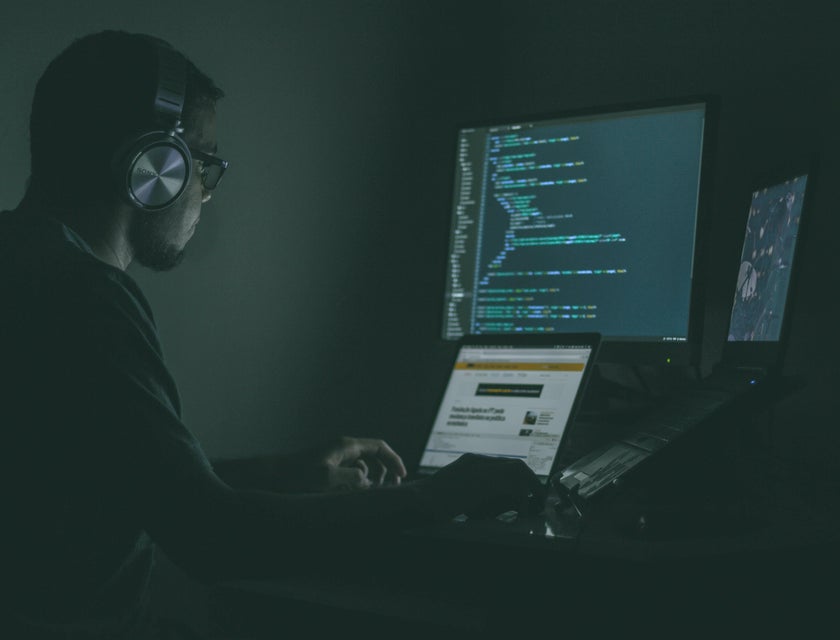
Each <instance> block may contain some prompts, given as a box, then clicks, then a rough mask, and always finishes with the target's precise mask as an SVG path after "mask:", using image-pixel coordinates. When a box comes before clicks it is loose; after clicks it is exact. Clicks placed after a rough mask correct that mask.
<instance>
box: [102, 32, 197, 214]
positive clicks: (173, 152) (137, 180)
mask: <svg viewBox="0 0 840 640" xmlns="http://www.w3.org/2000/svg"><path fill="white" fill-rule="evenodd" d="M152 44H153V46H154V47H155V50H156V59H157V68H158V71H157V88H156V89H155V95H154V105H153V106H154V128H153V129H152V130H151V131H141V132H140V133H138V134H137V135H136V136H134V137H133V138H132V139H131V140H129V141H127V142H126V143H125V144H124V145H122V146H121V151H120V152H119V153H118V154H117V156H116V158H115V160H114V174H115V177H116V179H117V181H118V184H117V189H118V190H119V193H120V194H121V196H122V197H123V199H125V200H126V201H127V202H129V203H131V204H132V205H133V206H135V207H136V208H138V209H141V210H144V211H156V210H158V209H164V208H166V207H169V206H171V205H172V204H174V203H175V202H176V201H177V200H178V198H180V197H181V195H182V194H183V193H184V191H185V190H186V188H187V183H188V182H189V180H190V176H191V175H192V154H191V153H190V150H189V147H187V143H186V142H185V141H184V140H183V138H181V135H180V134H182V133H183V132H184V129H183V127H182V126H181V115H182V111H183V108H184V98H185V94H186V77H187V66H186V61H185V60H184V58H183V57H182V56H180V55H178V54H177V53H176V52H175V51H174V50H173V49H172V48H171V47H169V46H168V45H167V44H166V43H164V42H162V41H157V40H153V41H152Z"/></svg>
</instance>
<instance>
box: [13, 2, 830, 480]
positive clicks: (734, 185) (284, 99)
mask: <svg viewBox="0 0 840 640" xmlns="http://www.w3.org/2000/svg"><path fill="white" fill-rule="evenodd" d="M66 4H67V3H63V2H59V1H58V0H55V1H50V2H32V3H29V4H28V5H27V6H26V7H24V6H17V7H14V8H8V9H7V8H4V9H3V10H2V14H3V15H2V19H0V34H2V37H0V60H2V61H3V62H2V65H0V90H2V91H3V95H4V106H3V108H2V110H0V150H2V153H0V169H2V175H3V176H4V178H3V180H2V183H0V206H2V207H4V208H8V207H10V206H14V205H15V204H16V203H17V201H18V199H19V198H20V196H21V194H22V191H23V183H24V180H25V178H26V175H27V163H28V151H27V147H26V132H25V127H26V118H27V113H28V106H29V101H30V100H31V95H32V91H33V89H34V85H35V81H36V80H37V77H38V76H39V75H40V73H41V71H42V70H43V68H44V66H45V65H46V64H47V62H48V61H49V60H50V59H51V58H52V57H53V56H54V55H56V54H57V53H58V52H59V51H60V50H61V49H62V48H63V47H64V46H65V45H66V44H68V43H69V42H70V40H71V39H72V38H73V37H75V36H77V35H81V34H83V33H87V32H89V31H94V30H98V29H101V28H107V27H117V28H125V29H128V30H134V31H147V32H154V33H156V34H158V35H160V36H162V37H164V38H166V39H168V40H170V41H171V42H172V43H173V44H175V45H176V46H178V47H180V48H181V49H183V50H184V51H185V52H186V53H187V54H188V55H189V56H191V57H192V58H193V59H194V61H195V62H196V63H197V64H198V65H199V66H201V67H202V68H204V69H205V70H206V71H207V72H208V73H209V74H210V75H211V76H213V77H214V78H215V79H216V80H217V81H218V83H219V84H220V85H222V86H223V87H224V89H225V90H226V92H227V94H228V97H226V98H225V99H224V100H223V102H222V103H220V105H219V113H218V118H219V148H220V155H222V156H223V157H225V158H227V159H229V160H230V162H231V169H230V172H229V174H228V175H227V176H226V177H225V180H224V182H223V184H222V186H221V187H220V189H219V191H218V192H217V194H216V195H215V196H214V198H213V200H212V202H211V203H210V204H209V205H208V206H207V208H206V210H205V211H204V213H203V214H202V221H201V224H200V226H199V230H198V233H197V234H196V236H195V238H194V239H193V241H192V243H191V245H190V249H189V256H188V259H187V261H186V262H185V264H184V265H183V266H182V267H180V268H179V269H178V270H176V271H174V272H172V273H170V274H164V275H160V274H151V273H147V272H144V271H142V270H141V269H138V268H132V269H131V273H132V275H133V276H135V277H136V278H137V279H138V281H139V282H140V284H141V286H142V287H143V288H144V290H145V291H146V292H147V294H148V296H149V298H150V300H151V302H152V304H153V306H154V307H155V310H156V315H157V319H158V323H159V327H160V332H161V335H162V339H163V341H164V346H165V348H166V352H167V355H168V359H169V362H170V364H171V368H172V369H173V371H174V373H175V375H176V377H177V379H178V380H179V382H180V387H181V391H182V395H183V400H184V407H185V419H186V421H187V423H188V424H189V425H190V427H191V428H192V429H193V430H194V431H195V433H196V434H197V435H198V437H199V439H201V440H202V442H203V443H204V445H205V447H206V449H207V451H208V453H209V454H210V455H233V454H241V453H256V452H260V451H265V450H274V449H278V448H284V447H289V446H297V445H300V444H304V443H306V442H309V441H311V440H316V439H320V438H322V437H325V436H329V435H336V434H342V433H355V434H360V435H376V436H383V437H386V438H387V439H388V440H389V441H391V442H392V444H394V445H395V447H396V448H398V449H399V450H400V451H401V452H402V453H403V454H404V455H405V457H406V458H407V459H408V460H409V461H410V460H413V459H416V456H418V455H419V449H420V447H421V446H422V444H423V441H424V437H425V430H426V428H427V426H428V425H429V423H430V421H431V419H432V418H433V413H434V410H435V405H436V402H437V400H438V396H439V393H440V392H441V391H442V385H443V382H444V380H443V376H444V375H445V372H446V367H447V365H448V361H449V358H450V357H451V355H452V347H451V345H450V344H447V343H444V342H443V341H441V340H440V338H439V335H440V321H441V314H442V288H443V279H444V266H445V258H446V256H445V254H446V248H447V247H446V244H447V233H448V217H449V203H450V197H451V184H450V179H451V174H452V170H453V166H454V151H455V138H454V133H455V126H456V124H457V123H460V122H464V121H471V120H483V119H487V118H492V117H497V116H502V117H506V116H516V115H520V114H529V113H541V112H551V111H561V110H565V109H569V108H577V107H586V106H591V105H598V104H609V103H621V102H629V101H636V100H644V99H648V98H663V97H674V96H682V95H687V94H697V93H713V94H718V95H719V96H720V98H721V113H720V125H719V135H718V139H717V141H716V143H717V153H716V165H715V187H716V188H715V192H714V196H713V201H712V205H713V221H712V237H713V243H712V245H713V254H712V256H713V257H712V260H710V262H709V263H708V265H706V266H707V268H708V275H709V278H708V280H709V288H708V302H709V308H708V313H707V329H708V331H707V338H706V347H705V358H706V362H705V363H706V365H708V364H710V363H711V362H713V361H714V360H715V358H716V357H717V355H718V352H719V345H720V344H721V342H722V340H723V331H724V323H725V320H726V319H725V317H724V316H725V309H726V306H727V305H728V303H729V299H730V297H731V286H732V279H733V277H734V275H733V274H734V270H735V269H736V268H737V260H738V252H739V246H738V245H739V242H740V234H741V228H742V224H743V221H744V216H745V214H746V210H745V202H746V198H747V197H748V196H747V194H748V190H749V187H750V184H751V180H752V178H753V176H755V175H756V174H758V173H762V172H764V171H767V170H772V169H773V168H774V166H775V165H777V164H778V163H780V162H781V161H782V160H783V159H784V158H785V157H787V156H790V155H796V154H808V153H811V152H820V153H821V175H820V176H819V177H820V180H819V190H818V192H816V194H815V195H816V198H815V202H814V204H815V207H814V210H813V213H814V217H813V219H812V220H811V223H812V224H811V227H810V233H809V234H808V236H807V238H806V240H807V242H806V244H805V247H804V254H803V255H804V258H805V260H804V264H803V271H802V278H801V279H800V283H801V285H802V286H801V289H800V291H799V292H798V293H799V295H798V298H797V304H798V306H797V311H796V315H795V318H794V324H793V344H792V352H791V354H790V357H789V360H788V366H789V369H790V370H791V371H797V372H804V371H807V372H809V374H811V379H812V384H811V386H810V387H809V388H808V389H807V390H806V391H805V392H803V393H802V394H800V395H799V396H797V397H796V398H793V399H791V400H790V401H787V402H786V403H785V404H784V405H783V407H782V409H781V411H780V412H779V415H778V422H777V424H778V425H779V426H778V431H779V436H778V438H779V439H778V442H779V443H780V446H782V447H784V448H785V449H786V450H789V451H791V452H793V453H795V454H796V455H802V456H809V457H811V458H813V459H815V460H817V461H820V462H824V463H825V464H826V465H828V464H831V463H832V462H833V457H834V455H835V454H836V452H837V447H838V445H840V441H838V437H837V436H836V435H834V434H835V430H834V429H833V428H832V425H833V424H834V422H836V418H834V416H835V415H836V409H837V408H838V407H837V405H838V403H837V400H836V399H835V397H834V393H833V389H834V386H835V385H836V383H837V382H838V367H837V364H836V363H837V356H838V353H837V352H838V347H837V338H836V332H835V328H836V327H835V325H836V318H837V311H838V305H837V301H836V295H837V292H838V291H840V287H838V284H840V283H838V274H837V269H836V267H835V246H834V245H835V240H834V238H836V237H837V236H838V222H837V219H836V215H835V202H834V201H835V198H834V195H833V192H832V189H833V186H834V184H833V183H834V180H833V176H834V175H835V174H836V173H837V171H838V160H837V156H836V154H835V153H834V150H835V149H836V148H837V146H838V142H840V130H838V125H837V117H836V114H837V113H838V112H840V109H838V107H840V100H838V98H840V90H838V86H837V81H836V71H835V70H836V64H837V60H838V53H840V44H838V40H837V38H836V36H835V33H834V29H835V27H836V25H837V23H838V20H837V18H838V17H840V11H838V9H835V8H834V7H835V3H831V2H825V1H819V0H809V1H802V0H800V1H799V2H796V3H794V2H786V1H783V0H761V1H745V2H737V3H736V2H724V1H719V0H713V1H707V2H689V1H680V0H670V1H659V0H639V1H634V2H627V1H626V0H625V1H604V2H565V1H555V2H517V3H508V2H499V1H496V0H485V1H483V2H442V1H438V0H432V1H426V2H410V1H408V0H404V1H386V0H377V1H361V0H356V1H345V0H315V1H312V0H310V1H304V0H293V1H285V2H245V3H241V4H236V5H231V4H230V3H228V2H222V1H219V0H202V1H201V2H198V1H197V0H184V1H182V2H178V3H161V11H160V12H155V11H149V10H148V8H147V7H148V5H146V6H144V7H139V6H137V5H136V4H134V3H132V4H129V3H125V4H121V3H114V2H112V1H105V0H95V1H92V2H88V3H86V4H85V7H86V8H85V9H84V10H79V9H75V8H74V9H69V8H67V7H66ZM164 7H165V10H164V9H163V8H164Z"/></svg>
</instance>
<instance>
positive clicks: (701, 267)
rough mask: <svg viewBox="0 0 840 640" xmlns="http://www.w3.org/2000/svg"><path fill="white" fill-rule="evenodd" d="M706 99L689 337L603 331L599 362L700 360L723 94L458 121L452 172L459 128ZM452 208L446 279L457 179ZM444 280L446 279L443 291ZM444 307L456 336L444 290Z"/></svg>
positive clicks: (444, 316)
mask: <svg viewBox="0 0 840 640" xmlns="http://www.w3.org/2000/svg"><path fill="white" fill-rule="evenodd" d="M697 104H702V105H703V106H704V108H705V115H704V126H703V148H702V153H701V161H700V179H699V188H698V204H697V220H696V231H695V248H694V263H693V264H694V266H693V273H692V285H691V294H690V303H689V317H688V331H687V335H686V338H685V340H667V339H662V340H658V339H650V340H647V339H640V338H626V339H625V338H620V339H619V338H615V337H611V336H606V335H605V336H602V338H601V346H600V351H599V354H600V355H599V359H600V361H601V362H605V363H610V364H624V365H664V366H690V365H699V364H700V361H701V357H702V346H703V345H702V341H703V322H704V317H705V293H706V254H707V245H708V233H709V226H710V220H709V218H710V213H709V210H710V204H711V192H712V183H713V177H714V162H713V161H714V157H715V147H716V139H717V126H718V118H719V111H720V98H719V96H717V95H715V94H694V95H688V96H680V97H669V98H657V99H649V100H637V101H632V102H623V103H613V104H602V105H598V106H590V107H582V108H572V109H567V110H561V111H554V112H547V113H546V112H543V113H537V114H526V115H519V116H516V117H499V118H494V119H492V120H488V119H484V120H481V121H473V122H464V123H460V124H457V125H456V126H455V131H454V136H453V137H454V139H455V145H454V147H455V149H456V152H455V154H454V155H453V163H452V169H451V175H453V176H454V175H456V169H457V162H458V160H457V148H458V140H459V136H460V133H461V131H463V130H464V129H471V128H487V127H495V126H499V127H502V126H510V125H515V124H518V123H529V122H538V121H544V120H562V119H574V118H585V117H592V116H606V115H610V114H620V113H625V112H632V111H644V110H655V109H668V108H678V107H687V106H690V105H697ZM450 189H451V192H450V199H449V202H450V205H451V206H450V209H449V218H448V220H447V221H448V226H447V231H448V233H447V242H448V243H449V244H448V245H447V250H446V260H447V264H446V265H444V279H445V278H446V277H447V276H448V273H449V271H448V269H449V266H448V261H449V257H450V256H449V253H450V248H449V247H450V246H451V240H452V239H451V237H450V235H451V226H452V215H453V209H454V205H453V204H452V203H454V202H455V199H456V198H457V196H458V193H457V184H456V180H454V179H453V180H452V181H451V183H450ZM445 287H446V282H444V291H445V290H446V289H445ZM441 302H442V305H443V309H442V313H441V314H440V317H441V327H440V334H441V336H442V338H443V339H444V340H445V341H447V342H454V341H455V340H457V339H453V338H448V337H447V336H446V335H445V323H446V319H447V308H446V300H445V295H444V296H442V300H441ZM480 335H497V336H513V335H522V334H517V333H499V334H486V333H485V334H480ZM531 335H545V336H551V335H562V334H556V333H548V332H546V333H537V334H531Z"/></svg>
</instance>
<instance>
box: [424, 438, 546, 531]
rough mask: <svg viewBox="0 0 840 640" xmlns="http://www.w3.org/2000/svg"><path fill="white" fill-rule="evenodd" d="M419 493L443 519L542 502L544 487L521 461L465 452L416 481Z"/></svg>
mask: <svg viewBox="0 0 840 640" xmlns="http://www.w3.org/2000/svg"><path fill="white" fill-rule="evenodd" d="M417 486H418V488H419V489H420V495H421V496H422V497H423V499H424V500H425V501H426V503H427V504H428V505H429V506H430V507H431V509H432V511H433V512H434V513H435V514H436V515H437V516H438V517H442V518H451V517H453V516H456V515H458V514H461V513H465V514H467V515H468V516H470V517H478V518H481V517H493V516H496V515H498V514H500V513H502V512H504V511H510V510H516V511H520V512H524V511H527V510H533V505H534V504H541V502H542V499H543V497H544V493H545V488H544V487H543V486H542V483H540V481H539V479H538V478H537V476H536V475H535V474H534V472H533V471H531V469H530V468H529V467H528V465H526V464H525V463H524V462H522V460H515V459H510V458H494V457H489V456H480V455H476V454H471V453H467V454H464V455H462V456H461V457H460V458H458V459H457V460H456V461H455V462H453V463H451V464H449V465H447V466H445V467H444V468H443V469H441V470H440V471H438V472H437V473H436V474H435V475H433V476H430V477H429V478H425V479H423V480H419V481H418V482H417Z"/></svg>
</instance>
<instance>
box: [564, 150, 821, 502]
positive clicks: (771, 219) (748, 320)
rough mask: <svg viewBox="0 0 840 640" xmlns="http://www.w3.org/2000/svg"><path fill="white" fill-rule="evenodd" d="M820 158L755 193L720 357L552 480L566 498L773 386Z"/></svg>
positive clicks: (595, 487)
mask: <svg viewBox="0 0 840 640" xmlns="http://www.w3.org/2000/svg"><path fill="white" fill-rule="evenodd" d="M814 170H815V163H814V161H813V160H811V161H810V162H809V163H808V165H807V166H806V167H803V169H802V170H800V171H792V172H790V173H788V174H787V175H785V176H783V177H777V178H775V179H774V178H771V179H769V180H765V181H762V182H761V183H760V186H758V187H757V188H755V189H754V190H753V191H752V195H751V198H750V205H749V210H748V215H747V221H746V229H745V232H744V240H743V243H742V249H741V259H740V264H739V267H738V272H737V276H736V278H735V282H734V283H733V284H734V287H733V288H734V291H733V300H732V305H731V308H730V310H729V323H728V329H727V337H726V340H725V344H724V346H723V353H722V356H721V360H720V362H719V363H718V364H717V366H716V367H715V368H714V369H713V371H712V373H711V374H710V375H709V376H707V377H706V378H704V379H703V380H701V381H700V382H699V383H698V384H697V385H695V386H691V387H689V388H687V389H683V390H681V391H679V392H677V393H676V394H674V396H673V397H672V398H669V401H668V402H667V403H666V404H664V405H663V406H661V407H659V408H657V409H655V410H654V411H653V412H651V413H650V414H649V415H648V416H646V417H644V418H643V419H642V420H641V421H640V422H639V423H638V424H636V425H635V428H634V429H633V430H632V432H631V433H630V434H629V435H627V436H624V437H621V438H619V439H617V440H615V441H612V442H609V443H607V444H606V445H604V446H602V447H599V448H598V449H596V450H595V451H593V452H592V453H589V454H587V455H586V456H584V457H583V458H581V459H580V460H578V461H576V462H574V463H573V464H571V465H569V466H568V467H566V468H565V469H564V470H563V471H562V472H561V473H558V474H557V475H556V476H554V477H553V478H552V484H553V489H554V490H555V491H556V492H557V493H558V494H559V495H560V496H561V497H562V496H566V497H569V498H570V499H572V498H575V499H576V498H583V499H588V498H591V497H592V496H594V495H595V494H597V493H599V492H600V491H601V490H602V489H604V488H606V487H608V486H610V485H611V484H612V483H613V482H614V481H615V480H616V479H617V478H619V477H620V476H622V475H624V474H625V473H627V472H628V471H629V470H630V469H632V468H633V467H635V466H637V465H638V464H640V463H642V462H643V461H645V460H646V459H647V458H648V457H650V456H651V455H653V454H654V453H656V452H657V451H659V450H660V449H662V448H664V447H665V446H667V445H669V444H670V443H671V442H673V441H674V440H676V439H678V438H680V437H682V436H683V435H684V434H685V433H687V432H688V431H690V430H692V429H693V428H694V427H696V426H697V425H699V424H700V423H702V422H705V421H707V420H709V419H710V418H711V417H712V416H714V415H715V414H716V413H717V412H719V411H721V410H723V409H725V408H728V407H730V406H732V405H733V404H734V403H735V402H737V401H739V400H740V399H742V398H744V397H746V395H747V394H748V393H751V392H754V391H757V390H758V389H761V388H764V389H765V390H769V392H773V390H774V389H775V387H774V386H773V385H775V384H776V383H778V381H779V380H780V374H781V368H782V363H783V357H784V353H785V349H786V346H787V337H788V327H789V324H790V315H791V314H790V312H791V301H792V298H793V295H792V294H793V291H794V287H793V286H792V285H793V281H794V267H795V265H796V259H797V258H798V257H799V256H798V255H797V254H798V253H799V252H798V247H799V245H800V242H799V239H800V237H801V230H802V220H803V217H804V216H805V214H806V213H807V206H808V199H809V194H810V193H811V192H813V173H814Z"/></svg>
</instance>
